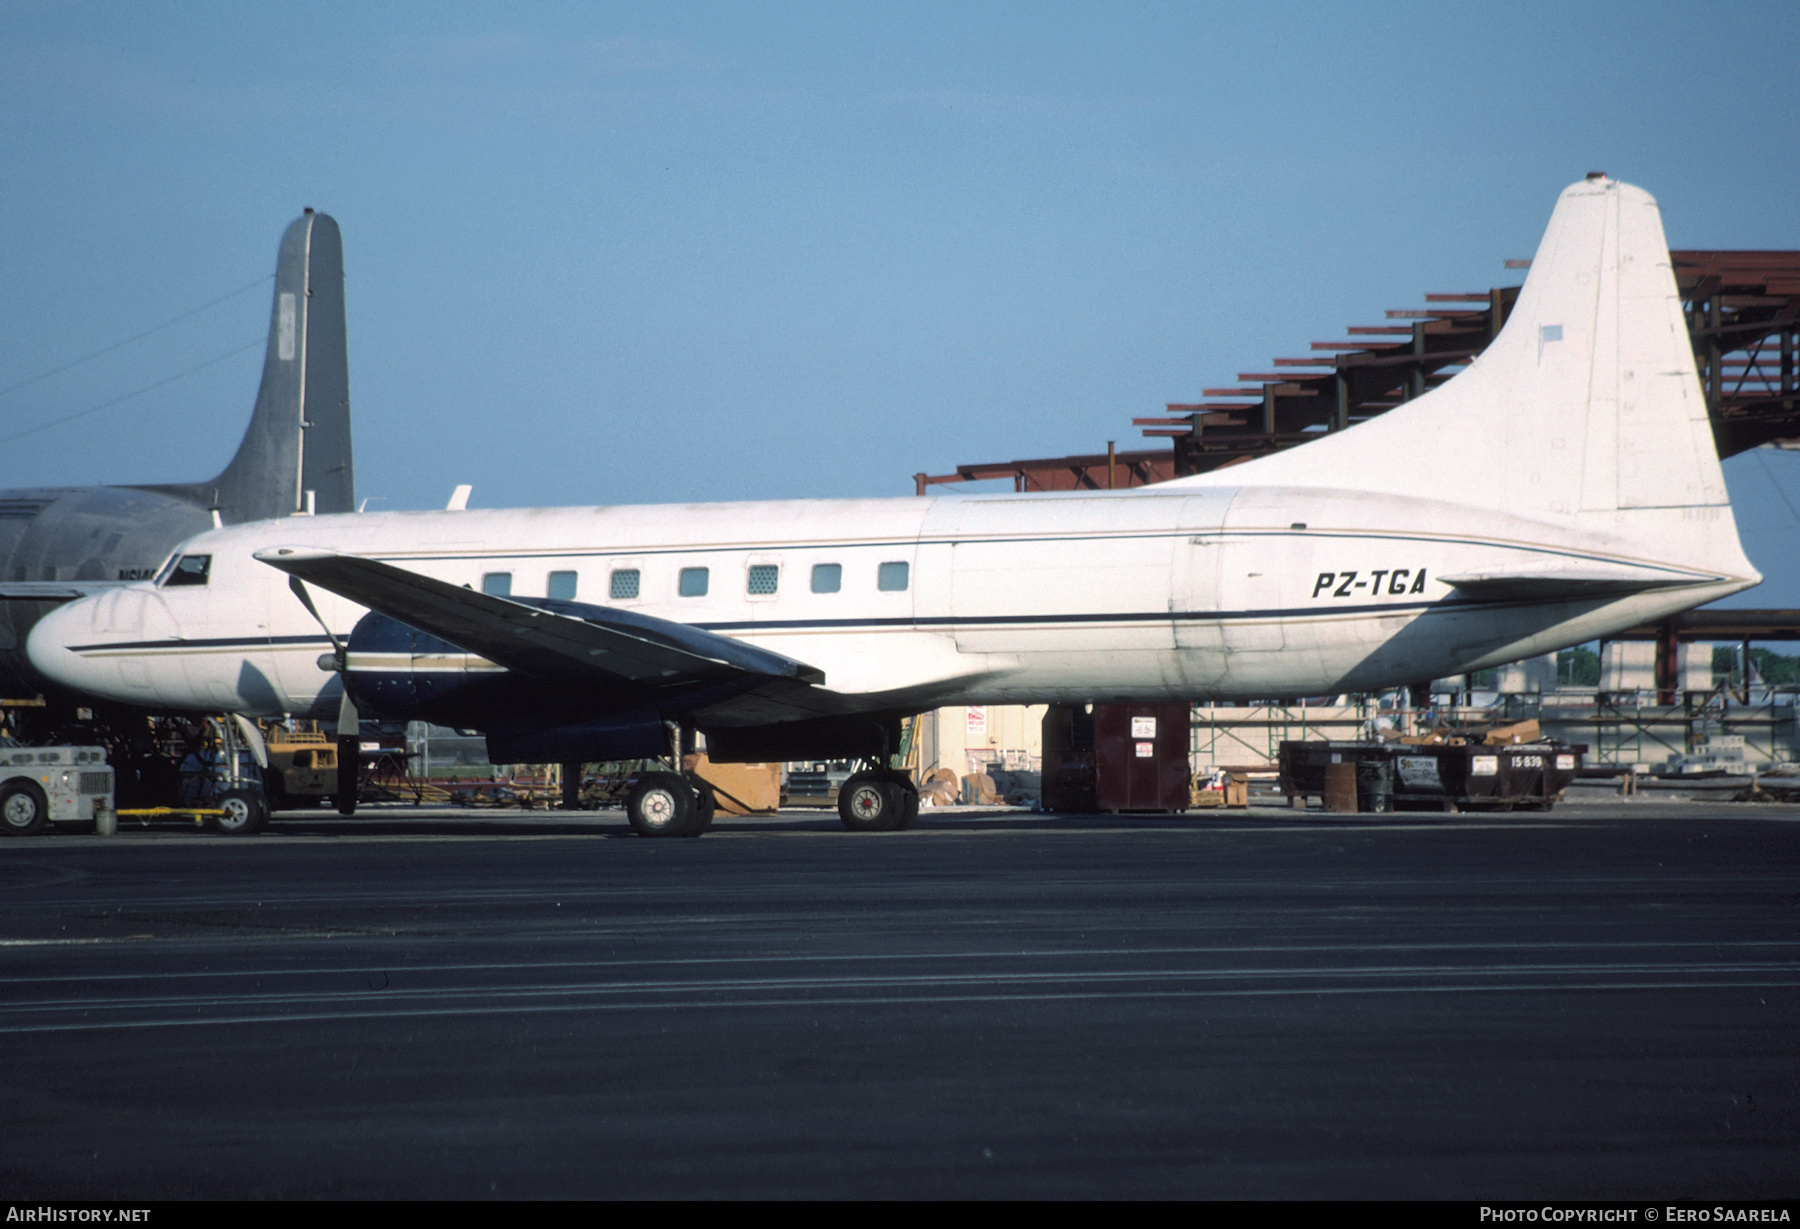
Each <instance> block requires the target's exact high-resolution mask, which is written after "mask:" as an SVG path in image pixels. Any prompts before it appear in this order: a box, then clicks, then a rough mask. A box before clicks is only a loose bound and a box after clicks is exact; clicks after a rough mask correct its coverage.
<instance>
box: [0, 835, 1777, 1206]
mask: <svg viewBox="0 0 1800 1229" xmlns="http://www.w3.org/2000/svg"><path fill="white" fill-rule="evenodd" d="M1796 871H1800V808H1794V807H1786V806H1761V807H1753V806H1743V805H1740V806H1730V807H1728V806H1708V805H1704V804H1688V805H1684V806H1670V805H1667V804H1642V803H1640V804H1626V803H1620V804H1616V805H1611V806H1583V807H1564V808H1562V809H1559V810H1558V811H1556V812H1555V813H1553V814H1550V815H1534V816H1530V817H1526V816H1487V817H1482V816H1471V815H1465V816H1450V817H1439V816H1435V815H1433V816H1420V817H1417V818H1412V817H1406V816H1390V817H1376V816H1365V817H1327V816H1325V815H1323V814H1320V813H1318V812H1311V813H1307V814H1305V815H1295V814H1291V813H1289V812H1286V811H1276V810H1267V811H1252V812H1249V813H1244V812H1237V813H1231V814H1207V815H1203V816H1186V817H1169V818H1157V817H1144V816H1139V817H1123V818H1083V817H1074V818H1070V817H1051V816H1021V815H1008V816H999V817H993V816H988V817H984V816H980V815H944V814H941V813H934V812H932V811H930V810H927V811H926V812H925V813H924V815H922V816H921V818H920V822H919V826H918V827H917V828H916V829H914V830H913V831H911V832H907V833H901V834H894V835H855V834H850V833H847V832H844V831H843V830H842V829H841V828H839V826H838V824H837V822H836V818H835V816H832V815H822V814H818V813H797V814H788V815H784V816H781V817H779V818H772V819H757V820H722V821H721V822H720V824H719V825H718V827H716V828H715V829H714V831H713V832H712V833H711V834H709V835H708V836H706V837H705V838H703V839H700V840H697V841H654V840H649V841H647V840H640V839H637V838H634V837H632V836H630V835H629V833H628V830H627V829H626V827H625V824H624V820H623V817H622V816H621V815H620V814H619V813H618V812H610V813H608V812H602V813H600V814H598V815H592V814H589V815H559V814H552V815H545V814H543V813H538V814H535V815H534V814H518V813H512V814H508V813H500V812H478V813H472V814H471V813H456V812H431V811H426V812H419V811H413V810H410V809H399V810H393V811H375V812H373V813H369V812H365V813H364V814H363V815H359V816H358V817H356V818H354V819H340V818H338V817H336V816H327V815H324V814H315V815H313V816H311V817H304V818H289V819H282V820H278V821H277V822H276V823H275V825H273V827H272V828H271V829H270V831H269V832H268V833H266V834H263V835H260V836H255V837H222V836H215V835H211V834H208V833H201V832H196V831H194V830H192V829H191V828H184V827H182V826H181V825H179V824H172V823H171V824H165V825H163V826H159V827H155V828H151V829H147V830H145V829H137V828H133V827H130V826H128V827H127V828H125V829H124V830H122V831H121V833H120V834H119V835H118V836H116V837H113V838H102V837H97V836H73V835H70V836H54V837H47V838H36V839H20V840H7V841H3V842H0V1101H3V1103H4V1123H5V1131H4V1137H3V1138H4V1140H5V1143H4V1146H3V1147H0V1193H3V1194H4V1196H5V1197H6V1198H7V1199H10V1200H31V1199H89V1198H104V1199H135V1200H144V1199H171V1198H209V1197H281V1198H288V1197H328V1198H329V1197H339V1196H343V1197H371V1196H373V1197H444V1198H459V1199H460V1198H483V1197H501V1198H520V1197H539V1196H542V1197H584V1198H592V1197H678V1198H687V1197H743V1196H750V1197H788V1196H800V1197H837V1196H902V1197H906V1196H917V1197H931V1196H951V1197H986V1196H1005V1197H1017V1196H1040V1197H1052V1198H1064V1197H1135V1196H1143V1197H1156V1196H1176V1197H1238V1196H1242V1197H1295V1198H1300V1197H1304V1198H1322V1197H1363V1196H1383V1197H1420V1198H1451V1199H1477V1198H1490V1199H1499V1198H1530V1199H1550V1198H1561V1199H1566V1198H1595V1199H1683V1198H1698V1199H1706V1200H1713V1199H1731V1198H1769V1197H1784V1196H1793V1195H1794V1194H1796V1192H1797V1191H1800V1180H1797V1179H1796V1174H1797V1173H1800V908H1797V907H1796V906H1797V904H1800V883H1797V880H1796Z"/></svg>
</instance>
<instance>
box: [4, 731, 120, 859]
mask: <svg viewBox="0 0 1800 1229" xmlns="http://www.w3.org/2000/svg"><path fill="white" fill-rule="evenodd" d="M112 813H113V770H112V769H111V768H110V767H108V766H107V763H106V748H104V747H22V746H18V745H14V744H11V742H10V740H5V739H0V833H4V834H5V835H7V836H35V835H36V834H37V833H40V832H42V831H44V830H45V829H46V828H48V827H49V826H50V825H51V824H53V823H74V822H87V823H99V822H101V821H102V820H103V819H104V818H105V817H106V816H108V815H110V814H112Z"/></svg>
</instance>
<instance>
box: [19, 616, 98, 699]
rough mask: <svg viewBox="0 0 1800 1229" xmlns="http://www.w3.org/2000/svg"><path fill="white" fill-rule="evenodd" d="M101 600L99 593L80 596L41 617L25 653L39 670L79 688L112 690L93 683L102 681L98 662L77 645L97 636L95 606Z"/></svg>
mask: <svg viewBox="0 0 1800 1229" xmlns="http://www.w3.org/2000/svg"><path fill="white" fill-rule="evenodd" d="M99 601H100V598H98V597H84V598H79V599H77V600H75V601H73V602H69V603H67V604H65V605H62V606H58V607H57V608H56V609H55V610H52V611H51V612H50V613H49V614H47V615H45V616H44V617H43V618H41V619H39V620H38V621H37V624H36V626H34V627H33V628H32V629H31V634H30V636H28V637H27V638H26V640H25V655H26V656H27V657H29V658H30V659H31V664H32V666H33V667H34V668H35V669H36V670H37V671H38V673H40V674H42V675H43V676H44V677H45V678H47V679H49V680H51V681H52V682H55V683H60V684H62V685H63V686H64V687H73V688H75V689H76V690H77V691H84V692H88V693H90V694H94V695H106V694H109V693H107V692H105V691H103V690H99V689H97V688H96V687H95V686H94V685H93V684H94V683H95V682H97V681H102V680H101V678H100V672H98V671H96V670H95V668H94V663H92V662H89V661H88V660H87V659H86V658H84V657H83V656H82V655H81V654H79V653H77V652H75V651H74V649H73V646H74V645H76V644H79V643H81V642H82V641H83V640H84V639H88V640H91V639H92V638H93V637H92V635H91V633H92V632H93V628H94V606H95V604H96V603H97V602H99Z"/></svg>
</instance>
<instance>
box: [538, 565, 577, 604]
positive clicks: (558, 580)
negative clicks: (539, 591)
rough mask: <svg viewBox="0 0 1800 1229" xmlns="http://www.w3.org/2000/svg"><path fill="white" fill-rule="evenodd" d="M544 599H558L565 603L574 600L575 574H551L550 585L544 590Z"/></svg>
mask: <svg viewBox="0 0 1800 1229" xmlns="http://www.w3.org/2000/svg"><path fill="white" fill-rule="evenodd" d="M544 596H545V597H554V598H559V599H561V600H562V601H565V602H572V601H574V600H575V573H573V572H552V573H550V583H549V585H548V586H546V587H545V589H544Z"/></svg>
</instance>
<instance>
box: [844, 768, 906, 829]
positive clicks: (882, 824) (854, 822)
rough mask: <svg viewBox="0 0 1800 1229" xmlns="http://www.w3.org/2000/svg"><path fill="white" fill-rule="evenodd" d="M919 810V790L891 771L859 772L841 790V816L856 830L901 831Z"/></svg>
mask: <svg viewBox="0 0 1800 1229" xmlns="http://www.w3.org/2000/svg"><path fill="white" fill-rule="evenodd" d="M909 804H910V805H909ZM918 813H919V796H918V794H916V793H914V792H913V791H911V790H909V789H907V788H906V787H905V786H904V785H902V784H901V783H900V782H899V781H896V780H895V779H894V778H893V776H892V775H891V774H889V773H884V772H859V773H857V774H855V775H854V776H852V777H851V778H850V779H849V780H848V781H845V782H844V784H843V786H842V787H841V788H840V789H839V790H838V818H839V819H841V820H843V821H844V827H846V828H848V829H850V831H852V832H899V831H900V830H901V829H902V828H905V827H906V826H907V825H908V824H909V823H911V822H912V819H913V816H915V815H917V814H918Z"/></svg>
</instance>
